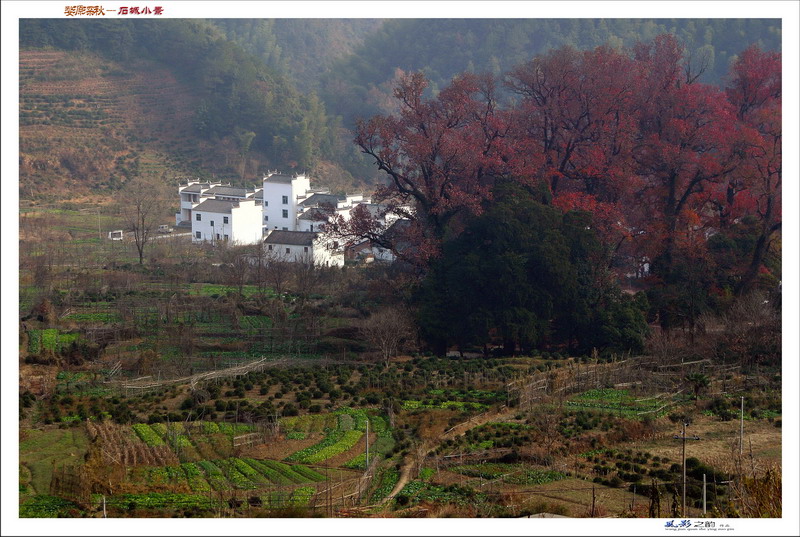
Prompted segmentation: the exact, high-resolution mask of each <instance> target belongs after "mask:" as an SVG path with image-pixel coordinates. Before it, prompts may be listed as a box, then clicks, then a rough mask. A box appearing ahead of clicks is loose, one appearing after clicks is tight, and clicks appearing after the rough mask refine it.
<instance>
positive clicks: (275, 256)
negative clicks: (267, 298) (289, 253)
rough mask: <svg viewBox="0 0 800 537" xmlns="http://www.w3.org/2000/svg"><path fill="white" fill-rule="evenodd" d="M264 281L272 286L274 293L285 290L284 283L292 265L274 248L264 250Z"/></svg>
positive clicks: (277, 293) (280, 292)
mask: <svg viewBox="0 0 800 537" xmlns="http://www.w3.org/2000/svg"><path fill="white" fill-rule="evenodd" d="M265 255H266V272H265V276H266V281H267V282H268V283H269V284H270V285H271V286H272V289H273V290H274V291H275V294H276V295H281V294H282V293H283V292H284V291H285V287H286V283H287V282H288V280H289V276H291V270H292V265H291V263H290V262H289V261H288V260H287V259H286V258H285V257H284V256H282V255H281V254H279V253H278V252H277V251H275V250H268V251H267V252H266V254H265Z"/></svg>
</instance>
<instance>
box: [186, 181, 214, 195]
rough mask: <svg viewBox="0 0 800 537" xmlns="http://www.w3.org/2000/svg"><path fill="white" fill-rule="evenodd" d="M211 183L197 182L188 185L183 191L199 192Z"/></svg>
mask: <svg viewBox="0 0 800 537" xmlns="http://www.w3.org/2000/svg"><path fill="white" fill-rule="evenodd" d="M210 186H211V185H210V184H209V183H197V184H194V185H191V186H187V187H186V188H184V189H183V190H181V192H186V193H189V194H199V193H200V191H201V190H204V189H206V188H209V187H210Z"/></svg>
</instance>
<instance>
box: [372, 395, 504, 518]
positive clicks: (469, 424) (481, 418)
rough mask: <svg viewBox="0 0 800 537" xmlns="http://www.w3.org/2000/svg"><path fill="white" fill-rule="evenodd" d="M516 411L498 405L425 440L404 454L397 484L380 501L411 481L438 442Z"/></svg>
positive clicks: (391, 498)
mask: <svg viewBox="0 0 800 537" xmlns="http://www.w3.org/2000/svg"><path fill="white" fill-rule="evenodd" d="M517 412H518V410H517V409H510V408H507V407H506V406H505V405H503V406H502V407H500V409H498V410H496V411H494V412H486V413H483V414H479V415H477V416H473V417H471V418H470V419H468V420H467V421H464V422H462V423H459V424H457V425H455V426H453V427H451V428H450V429H448V430H447V431H445V432H443V433H442V434H441V435H440V436H439V437H438V438H437V442H436V443H430V442H426V443H425V444H423V445H422V446H421V447H420V448H419V449H418V450H417V452H416V453H415V454H408V455H406V457H405V458H404V459H403V464H402V466H401V467H400V478H399V479H398V480H397V484H396V485H395V486H394V488H393V489H392V491H391V492H390V493H389V495H388V496H386V498H384V499H383V501H382V502H381V503H382V504H383V503H387V502H389V501H391V500H393V499H394V497H395V496H397V494H399V493H400V491H401V490H403V487H405V486H406V485H407V484H408V482H409V481H411V471H412V470H413V469H414V467H415V466H418V465H419V464H421V463H422V461H423V460H424V459H425V457H427V456H428V454H429V453H430V452H431V451H433V450H434V449H436V447H437V446H438V445H439V444H441V443H442V442H444V441H445V440H449V439H451V438H455V437H456V436H458V435H461V434H464V433H465V432H467V431H468V430H469V429H472V428H475V427H478V426H480V425H484V424H486V423H489V422H490V421H495V420H502V419H504V418H506V417H509V416H512V415H514V414H516V413H517Z"/></svg>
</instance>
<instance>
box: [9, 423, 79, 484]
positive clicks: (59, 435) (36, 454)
mask: <svg viewBox="0 0 800 537" xmlns="http://www.w3.org/2000/svg"><path fill="white" fill-rule="evenodd" d="M24 436H25V437H24V438H22V437H21V439H20V444H19V455H20V486H21V487H23V486H24V487H27V490H29V491H30V492H32V493H34V494H47V493H48V491H49V489H50V478H51V477H52V475H53V468H54V467H60V466H72V465H78V464H81V463H83V456H84V454H85V453H86V451H87V449H88V447H89V439H88V438H87V437H86V434H85V433H84V432H83V429H82V428H77V427H73V428H70V429H50V430H44V431H41V430H26V431H24ZM23 475H24V479H25V482H23Z"/></svg>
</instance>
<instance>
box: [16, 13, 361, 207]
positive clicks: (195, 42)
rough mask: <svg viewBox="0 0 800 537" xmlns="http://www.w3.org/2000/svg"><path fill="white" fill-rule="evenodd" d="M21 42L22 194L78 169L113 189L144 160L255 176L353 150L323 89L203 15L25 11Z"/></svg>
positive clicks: (194, 171) (243, 178)
mask: <svg viewBox="0 0 800 537" xmlns="http://www.w3.org/2000/svg"><path fill="white" fill-rule="evenodd" d="M20 47H21V58H22V59H21V62H22V70H21V82H20V93H21V101H20V105H21V107H20V117H21V121H20V124H21V129H22V130H21V162H22V169H21V187H22V189H23V190H22V191H23V193H24V194H25V195H34V196H35V195H39V194H42V193H43V191H46V190H48V189H50V188H55V189H57V188H58V187H59V185H60V186H63V181H62V179H63V178H64V177H68V178H69V177H70V176H71V177H72V178H73V179H74V180H75V181H73V184H72V186H73V187H78V185H81V186H83V187H84V188H87V189H92V188H98V187H99V188H103V187H111V188H113V187H115V186H118V185H119V184H121V183H122V182H124V181H125V179H126V178H129V177H131V176H133V175H136V174H138V173H140V172H142V171H144V170H143V169H142V168H141V166H140V165H141V164H142V163H143V162H144V161H147V160H152V161H155V163H154V164H155V165H154V168H155V169H157V170H159V171H160V172H162V173H163V172H164V171H167V170H168V171H169V173H168V174H167V175H169V176H171V177H174V176H176V175H182V176H185V175H193V176H204V175H206V176H208V175H212V174H213V175H216V176H217V177H222V178H226V179H229V180H233V181H239V182H248V181H252V178H253V177H255V176H256V175H257V174H258V173H259V172H260V171H263V170H264V169H267V168H268V167H272V168H281V169H286V170H291V169H298V170H303V169H305V170H309V169H313V168H314V167H315V165H317V164H318V163H320V162H321V161H322V160H323V159H326V158H327V159H331V158H334V159H336V160H339V161H346V160H347V159H346V158H344V157H342V152H347V151H352V150H350V148H349V144H347V145H345V144H343V143H340V142H338V141H340V140H342V139H343V136H342V135H341V133H339V132H338V129H337V126H336V124H335V122H333V121H331V119H330V118H329V116H328V115H327V114H326V112H325V109H324V106H323V105H322V104H321V102H320V101H319V99H317V98H316V97H315V96H314V95H313V94H310V93H302V92H300V91H298V90H297V89H296V88H295V87H294V86H293V84H292V82H291V81H289V80H288V79H287V77H285V76H284V75H282V74H280V73H279V72H277V71H276V70H274V69H272V68H270V67H268V66H266V65H265V64H264V63H263V62H261V61H260V60H258V59H256V57H255V56H253V55H251V54H248V53H246V52H244V51H243V50H242V49H241V48H240V47H239V46H238V45H235V44H234V43H232V42H230V41H228V40H227V39H226V38H225V37H224V36H223V35H222V33H221V32H220V31H219V30H218V29H216V28H215V27H213V26H212V25H211V24H209V23H207V22H205V21H200V20H159V21H154V20H140V21H91V22H89V21H52V20H45V19H43V20H26V21H22V22H21V23H20ZM59 51H63V52H59ZM78 89H79V90H78ZM109 144H110V145H109ZM324 167H325V168H326V169H331V168H332V166H331V165H330V164H327V165H326V166H324ZM331 174H332V175H333V176H335V179H338V180H343V181H344V183H345V184H347V183H348V181H352V177H351V176H349V175H348V174H347V172H343V171H341V170H338V169H336V167H335V166H333V170H332V172H331ZM67 184H69V181H67ZM34 185H35V189H33V188H27V189H26V187H31V186H34Z"/></svg>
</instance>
